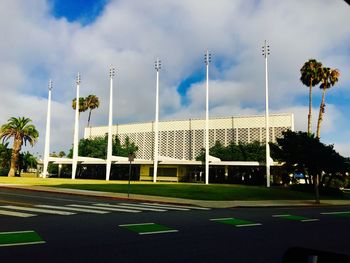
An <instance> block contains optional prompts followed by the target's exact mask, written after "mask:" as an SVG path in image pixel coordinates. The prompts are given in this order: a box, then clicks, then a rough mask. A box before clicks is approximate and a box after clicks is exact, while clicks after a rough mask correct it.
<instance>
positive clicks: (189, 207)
mask: <svg viewBox="0 0 350 263" xmlns="http://www.w3.org/2000/svg"><path fill="white" fill-rule="evenodd" d="M141 204H143V205H152V206H153V205H154V206H164V207H174V208H184V209H195V210H211V209H210V208H207V207H198V206H188V205H167V204H161V203H141Z"/></svg>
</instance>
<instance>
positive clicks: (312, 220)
mask: <svg viewBox="0 0 350 263" xmlns="http://www.w3.org/2000/svg"><path fill="white" fill-rule="evenodd" d="M314 221H320V219H317V218H310V219H303V220H301V222H314Z"/></svg>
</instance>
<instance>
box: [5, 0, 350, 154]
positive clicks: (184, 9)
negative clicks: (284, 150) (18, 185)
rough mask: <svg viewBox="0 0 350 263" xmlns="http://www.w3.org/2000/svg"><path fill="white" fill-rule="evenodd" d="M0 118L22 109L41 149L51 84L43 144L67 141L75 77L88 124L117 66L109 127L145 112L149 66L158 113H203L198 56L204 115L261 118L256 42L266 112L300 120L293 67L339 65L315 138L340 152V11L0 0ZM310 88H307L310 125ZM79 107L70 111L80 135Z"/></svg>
mask: <svg viewBox="0 0 350 263" xmlns="http://www.w3.org/2000/svg"><path fill="white" fill-rule="evenodd" d="M0 5H1V8H0V19H1V23H0V30H1V31H2V35H3V36H4V37H3V40H2V42H1V43H0V58H1V59H0V72H1V74H2V76H1V78H0V89H1V92H2V97H3V100H2V101H3V103H2V104H1V105H0V112H1V114H0V122H2V123H4V122H6V120H7V119H9V118H10V117H12V116H28V117H31V118H32V119H33V123H34V124H35V125H36V126H37V127H38V129H39V132H40V140H39V142H38V143H37V145H36V146H35V147H34V148H33V149H29V150H30V151H32V152H37V153H40V152H42V151H43V145H44V137H45V123H46V106H47V83H48V81H49V79H52V80H53V83H54V89H53V93H52V98H53V106H52V132H51V137H52V142H51V148H52V151H61V150H63V151H66V152H68V149H69V148H70V147H71V144H72V140H73V139H72V138H73V137H72V135H73V119H74V112H73V111H72V109H71V100H72V98H74V96H75V77H76V74H77V72H80V73H81V75H82V84H81V96H87V95H89V94H95V95H97V96H98V97H99V98H100V99H101V105H100V108H99V109H97V110H95V111H94V112H93V113H92V125H96V126H99V125H106V124H107V119H108V116H107V111H108V103H107V102H108V70H109V66H110V65H111V64H112V65H113V66H115V67H116V68H117V76H116V78H115V95H114V101H115V108H114V113H113V114H114V120H113V121H114V123H129V122H140V121H152V120H153V119H154V102H155V98H154V94H155V70H154V61H155V59H156V58H157V57H159V58H160V59H161V61H162V69H161V71H160V119H161V120H162V119H164V120H169V119H182V118H202V117H204V107H205V106H204V104H205V97H204V96H205V92H204V78H205V64H204V53H205V51H206V49H209V50H210V52H211V53H212V63H211V64H210V101H209V104H210V116H213V117H215V116H242V115H260V114H264V109H265V105H264V103H265V98H264V88H265V86H264V85H265V80H264V76H265V75H264V59H263V57H262V55H261V47H262V45H263V43H264V40H265V39H267V40H268V42H269V45H270V47H271V55H270V56H269V85H270V112H272V113H286V112H287V113H294V118H295V128H296V130H304V131H305V129H306V127H307V109H308V97H307V96H308V88H307V87H304V86H303V85H302V84H301V82H300V81H299V77H300V76H299V74H300V73H299V69H300V68H301V66H302V65H303V63H304V62H305V61H307V60H308V59H309V58H315V59H317V60H319V61H321V62H322V63H323V64H324V65H325V66H328V67H332V68H338V69H339V70H340V71H341V77H340V80H339V82H338V83H337V84H336V86H335V87H334V88H332V89H331V90H329V91H328V92H327V94H326V104H327V106H326V114H325V116H324V121H323V123H322V130H321V141H323V142H324V143H327V144H334V146H335V148H336V150H338V151H339V152H340V153H341V154H343V155H346V156H350V142H349V139H348V138H350V124H349V123H350V115H349V114H348V112H350V105H349V103H348V101H349V99H350V77H349V75H348V74H347V73H348V72H350V52H349V51H350V49H349V45H348V43H349V42H350V28H349V27H346V26H344V25H348V24H350V15H349V14H350V6H349V5H347V4H346V3H345V2H344V1H329V0H309V1H307V2H306V1H301V0H300V1H299V0H298V1H279V0H259V1H256V0H235V1H232V0H218V1H212V0H177V1H173V0H147V1H137V0H95V1H94V0H81V1H69V0H27V1H22V0H5V1H2V3H1V4H0ZM320 99H321V91H320V90H319V89H318V88H314V92H313V102H314V103H313V127H314V131H315V127H316V120H317V117H318V108H319V104H320ZM86 122H87V114H84V113H83V114H81V117H80V130H81V132H80V136H82V135H83V134H82V130H83V128H84V127H85V125H86Z"/></svg>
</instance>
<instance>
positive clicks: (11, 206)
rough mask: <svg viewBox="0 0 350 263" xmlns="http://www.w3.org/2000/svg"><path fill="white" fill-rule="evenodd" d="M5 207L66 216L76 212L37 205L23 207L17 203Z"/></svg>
mask: <svg viewBox="0 0 350 263" xmlns="http://www.w3.org/2000/svg"><path fill="white" fill-rule="evenodd" d="M3 208H8V209H14V210H20V211H29V212H38V213H46V214H54V215H64V216H67V215H74V214H75V213H72V212H67V211H58V210H50V209H42V208H35V207H21V206H15V205H6V206H3Z"/></svg>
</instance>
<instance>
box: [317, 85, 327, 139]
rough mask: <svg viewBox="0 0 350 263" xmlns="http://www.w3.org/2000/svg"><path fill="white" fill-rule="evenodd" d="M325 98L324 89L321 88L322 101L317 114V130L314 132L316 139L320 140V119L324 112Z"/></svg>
mask: <svg viewBox="0 0 350 263" xmlns="http://www.w3.org/2000/svg"><path fill="white" fill-rule="evenodd" d="M325 96H326V88H323V91H322V100H321V104H320V111H319V113H318V121H317V130H316V137H317V138H320V136H321V122H322V118H323V113H324V110H325V103H324V101H325Z"/></svg>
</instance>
